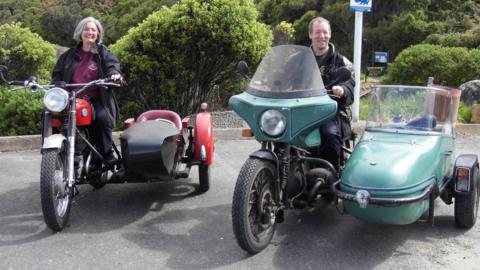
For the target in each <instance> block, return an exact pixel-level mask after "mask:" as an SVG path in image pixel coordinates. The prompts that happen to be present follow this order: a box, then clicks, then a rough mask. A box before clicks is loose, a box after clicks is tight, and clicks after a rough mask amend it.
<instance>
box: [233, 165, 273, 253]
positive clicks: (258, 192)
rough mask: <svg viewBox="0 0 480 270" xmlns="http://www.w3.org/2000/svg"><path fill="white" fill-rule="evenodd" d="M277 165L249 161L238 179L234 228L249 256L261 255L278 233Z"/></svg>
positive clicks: (241, 245) (234, 194) (234, 203)
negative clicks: (259, 253) (275, 208)
mask: <svg viewBox="0 0 480 270" xmlns="http://www.w3.org/2000/svg"><path fill="white" fill-rule="evenodd" d="M274 181H275V165H274V164H273V163H272V162H269V161H265V160H260V159H256V158H249V159H247V161H246V162H245V164H244V165H243V167H242V169H241V170H240V173H239V175H238V178H237V183H236V185H235V190H234V193H233V201H232V225H233V232H234V234H235V238H236V239H237V242H238V244H239V245H240V247H241V248H242V249H244V250H246V251H247V252H249V253H252V254H254V253H258V252H260V251H261V250H263V249H264V248H266V247H267V245H268V244H269V243H270V241H271V240H272V237H273V234H274V232H275V213H274V211H273V207H274V206H275V202H274Z"/></svg>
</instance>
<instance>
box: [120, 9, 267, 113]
mask: <svg viewBox="0 0 480 270" xmlns="http://www.w3.org/2000/svg"><path fill="white" fill-rule="evenodd" d="M271 41H272V33H271V31H270V30H269V28H268V27H267V26H266V25H265V24H262V23H259V22H257V11H256V9H255V6H254V5H253V2H252V1H231V0H210V1H203V0H183V1H180V2H179V3H177V4H175V5H173V6H172V7H171V8H169V7H163V8H162V9H161V10H160V11H158V12H155V13H153V14H152V15H150V16H149V17H148V18H147V19H145V20H144V21H143V22H142V23H141V24H140V25H139V26H138V27H136V28H132V29H131V30H130V31H129V32H128V34H127V35H126V36H124V37H123V38H121V39H120V40H119V41H118V42H117V43H116V44H114V45H113V46H112V50H113V51H114V52H115V53H116V54H117V55H118V56H119V58H120V59H121V61H122V71H123V73H124V75H125V79H126V81H127V82H128V85H127V87H128V88H129V89H128V91H123V92H120V93H119V96H120V99H121V100H120V102H121V103H122V102H124V101H125V100H132V99H133V100H136V101H138V102H139V103H140V104H143V105H144V107H145V109H158V108H168V109H170V110H175V111H177V112H179V113H180V114H181V115H188V114H191V113H193V112H197V111H198V109H199V107H200V104H201V103H202V102H204V101H206V100H207V97H208V95H209V93H210V92H211V91H213V89H215V88H216V87H218V89H221V90H222V91H223V89H226V88H229V86H230V85H232V84H236V83H237V82H236V80H238V77H236V76H235V66H236V64H237V62H238V61H239V60H245V61H247V62H248V63H249V64H253V65H256V64H257V63H258V62H259V60H260V59H261V57H262V56H263V55H264V54H265V53H266V51H267V50H268V49H269V48H270V45H271Z"/></svg>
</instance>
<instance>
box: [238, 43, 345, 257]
mask: <svg viewBox="0 0 480 270" xmlns="http://www.w3.org/2000/svg"><path fill="white" fill-rule="evenodd" d="M237 69H238V71H239V72H240V73H242V74H245V75H246V74H247V73H248V67H247V65H246V64H245V63H244V62H240V63H239V65H238V66H237ZM350 76H351V73H350V71H348V70H347V69H342V70H340V71H339V72H338V74H337V75H335V78H337V79H336V80H334V81H336V82H339V81H345V80H347V79H349V78H350ZM229 105H230V106H231V107H232V108H233V110H234V111H235V112H236V113H237V114H238V115H240V117H242V118H243V119H244V120H245V121H246V122H247V123H248V125H249V126H250V128H251V131H252V132H253V134H254V136H255V139H256V140H257V141H259V142H260V143H261V148H260V149H259V150H258V151H256V152H254V153H252V154H251V155H250V157H249V158H248V159H247V161H246V162H245V164H244V165H243V167H242V169H241V171H240V173H239V176H238V179H237V183H236V186H235V191H234V195H233V205H232V221H233V229H234V233H235V236H236V238H237V241H238V243H239V245H240V246H241V247H242V248H243V249H245V250H246V251H248V252H250V253H256V252H259V251H261V250H262V249H264V248H265V247H266V246H267V245H268V243H269V242H270V240H271V239H272V237H273V234H274V231H275V224H276V223H279V222H282V221H283V210H284V209H288V208H304V207H306V206H309V205H312V204H313V203H314V202H315V201H316V200H318V199H320V198H323V199H326V200H329V201H331V200H333V198H334V197H333V194H332V193H331V190H330V187H331V185H332V184H333V183H334V182H335V181H336V180H337V179H338V174H339V172H338V171H337V170H336V169H335V168H334V166H332V164H330V163H329V162H328V161H327V160H325V159H323V158H321V157H318V155H317V154H315V153H317V151H318V148H319V146H320V145H321V137H320V131H319V128H320V127H321V126H322V125H323V124H325V123H326V122H327V121H330V120H331V119H332V118H334V117H335V115H336V113H337V102H336V101H334V100H333V99H331V98H330V96H329V94H328V93H327V89H326V87H325V86H324V84H323V82H322V77H321V74H320V70H319V68H318V66H317V63H316V60H315V57H314V55H313V53H312V50H311V49H310V48H308V47H304V46H296V45H282V46H277V47H274V48H272V49H271V51H270V52H269V53H268V54H267V55H266V56H265V57H264V58H263V60H262V62H261V63H260V65H259V66H258V68H257V70H256V72H255V75H254V76H253V78H252V79H251V81H250V85H249V87H248V90H247V91H245V92H243V93H242V94H239V95H235V96H232V97H231V98H230V101H229ZM352 139H353V138H352V137H347V138H344V141H345V142H346V146H350V149H349V148H348V147H344V149H343V151H344V152H343V153H342V157H345V156H347V155H349V154H350V153H351V148H352V147H353V140H352Z"/></svg>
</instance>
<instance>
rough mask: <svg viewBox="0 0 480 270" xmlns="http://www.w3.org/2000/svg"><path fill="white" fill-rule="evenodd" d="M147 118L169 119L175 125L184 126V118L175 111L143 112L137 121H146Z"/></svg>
mask: <svg viewBox="0 0 480 270" xmlns="http://www.w3.org/2000/svg"><path fill="white" fill-rule="evenodd" d="M147 120H168V121H170V122H172V123H173V124H174V125H175V127H177V128H178V129H181V128H182V119H181V118H180V116H179V115H178V114H177V113H176V112H174V111H169V110H150V111H146V112H144V113H142V114H141V115H140V116H139V117H138V118H137V121H136V122H144V121H147Z"/></svg>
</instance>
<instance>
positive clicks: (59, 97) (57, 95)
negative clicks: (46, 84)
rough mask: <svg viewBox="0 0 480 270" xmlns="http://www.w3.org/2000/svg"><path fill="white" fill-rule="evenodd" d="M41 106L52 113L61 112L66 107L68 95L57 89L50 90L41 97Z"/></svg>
mask: <svg viewBox="0 0 480 270" xmlns="http://www.w3.org/2000/svg"><path fill="white" fill-rule="evenodd" d="M43 104H45V107H47V109H49V110H50V111H52V112H61V111H63V110H64V109H65V107H67V104H68V93H67V91H65V90H63V89H62V88H59V87H54V88H51V89H50V90H48V91H47V92H46V93H45V95H44V96H43Z"/></svg>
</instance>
